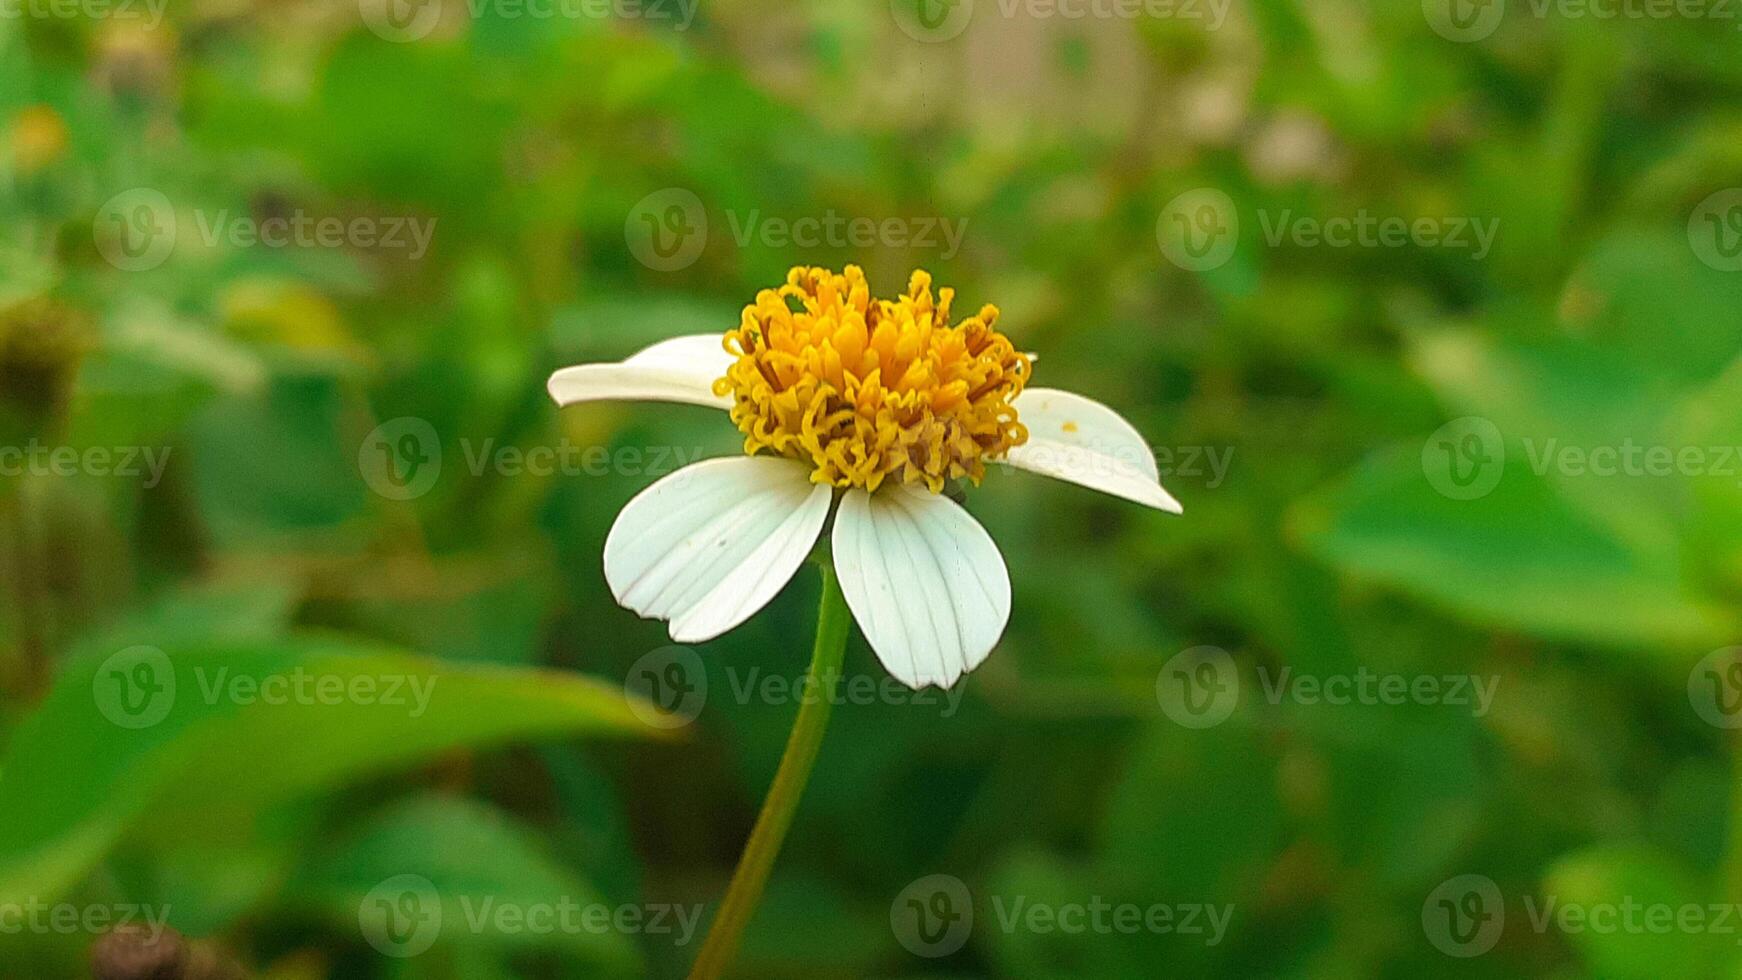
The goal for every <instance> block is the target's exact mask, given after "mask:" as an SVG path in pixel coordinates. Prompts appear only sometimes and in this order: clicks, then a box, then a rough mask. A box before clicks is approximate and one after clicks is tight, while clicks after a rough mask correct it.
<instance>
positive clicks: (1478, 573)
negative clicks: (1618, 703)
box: [1290, 445, 1732, 650]
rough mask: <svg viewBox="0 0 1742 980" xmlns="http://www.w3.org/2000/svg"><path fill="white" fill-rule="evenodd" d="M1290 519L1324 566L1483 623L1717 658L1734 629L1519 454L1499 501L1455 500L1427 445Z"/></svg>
mask: <svg viewBox="0 0 1742 980" xmlns="http://www.w3.org/2000/svg"><path fill="white" fill-rule="evenodd" d="M1290 519H1291V525H1292V530H1293V532H1294V533H1295V534H1296V535H1297V537H1298V539H1299V540H1300V541H1301V542H1302V543H1303V544H1304V545H1305V547H1306V548H1307V549H1308V550H1309V551H1310V552H1311V553H1312V554H1314V555H1315V556H1317V557H1318V558H1319V559H1320V560H1322V561H1325V562H1327V563H1329V564H1330V565H1333V566H1335V567H1336V568H1339V569H1341V570H1343V571H1345V572H1347V573H1349V574H1351V575H1354V576H1357V577H1359V578H1362V579H1366V580H1369V581H1373V582H1377V583H1379V584H1382V585H1386V586H1390V587H1392V588H1396V589H1399V590H1401V591H1403V592H1406V593H1409V594H1410V595H1413V596H1415V597H1417V598H1419V599H1422V600H1425V601H1427V602H1431V603H1433V604H1435V605H1439V606H1441V607H1444V608H1446V609H1448V610H1450V611H1452V612H1455V613H1458V614H1460V615H1463V616H1467V617H1469V618H1471V619H1473V620H1475V621H1477V622H1481V623H1488V624H1492V625H1499V626H1505V627H1510V628H1514V629H1518V630H1522V631H1525V632H1530V633H1535V634H1538V635H1541V636H1545V637H1551V638H1562V639H1577V640H1588V641H1592V642H1598V643H1604V644H1609V645H1635V644H1638V645H1644V646H1647V647H1650V648H1653V649H1657V650H1668V649H1673V648H1675V647H1677V646H1678V645H1679V646H1681V648H1682V649H1684V650H1685V649H1687V648H1690V647H1692V648H1699V647H1709V646H1711V645H1714V644H1716V643H1717V642H1719V641H1720V640H1721V639H1722V638H1723V637H1724V636H1726V635H1727V634H1728V632H1729V630H1730V628H1731V625H1732V624H1731V621H1730V617H1729V616H1728V614H1726V613H1724V612H1722V611H1720V610H1719V609H1718V608H1716V607H1714V606H1713V605H1711V604H1709V603H1708V602H1706V601H1705V600H1703V599H1702V598H1700V597H1697V596H1694V595H1690V594H1689V592H1688V591H1687V588H1686V586H1685V583H1684V582H1683V577H1682V572H1681V569H1680V568H1679V567H1677V565H1675V564H1674V563H1672V562H1669V561H1666V560H1664V559H1662V558H1661V557H1659V556H1656V555H1647V554H1640V553H1638V552H1636V551H1634V550H1631V549H1630V548H1629V547H1628V546H1627V545H1626V544H1624V543H1623V542H1622V541H1621V540H1620V539H1619V538H1618V537H1617V536H1616V535H1614V534H1613V533H1611V532H1610V531H1608V530H1606V529H1604V528H1602V527H1600V526H1598V525H1597V524H1595V523H1594V522H1593V521H1592V520H1591V519H1590V518H1589V517H1587V516H1586V515H1585V514H1584V513H1581V512H1580V511H1578V510H1575V509H1574V508H1573V507H1571V506H1569V505H1568V504H1567V503H1566V502H1565V501H1564V500H1563V499H1562V498H1561V497H1560V496H1558V495H1557V494H1556V493H1555V492H1554V490H1553V489H1552V488H1551V487H1550V486H1549V485H1548V484H1547V483H1546V482H1545V481H1544V480H1543V479H1542V478H1541V477H1538V476H1536V475H1535V474H1533V473H1532V472H1531V471H1530V469H1529V468H1528V467H1525V466H1520V465H1517V463H1516V461H1515V460H1514V458H1513V455H1512V454H1511V453H1508V457H1507V460H1506V462H1505V464H1504V470H1503V474H1502V476H1501V478H1500V481H1499V483H1498V484H1497V485H1496V486H1495V488H1494V490H1493V491H1492V492H1491V493H1489V494H1488V495H1487V496H1485V497H1481V498H1479V499H1475V500H1454V499H1452V498H1451V497H1448V496H1444V495H1442V494H1441V493H1439V492H1438V491H1436V490H1435V489H1434V488H1433V487H1432V486H1430V485H1429V483H1428V480H1427V478H1426V476H1425V474H1424V472H1423V466H1422V454H1421V448H1420V447H1419V446H1415V445H1409V446H1401V447H1397V448H1395V449H1393V450H1390V451H1386V452H1382V453H1380V454H1378V455H1376V456H1375V457H1374V458H1372V459H1371V460H1369V461H1368V462H1367V463H1366V464H1365V465H1363V466H1361V467H1359V468H1357V469H1356V470H1355V472H1354V473H1352V474H1350V475H1349V477H1348V478H1347V479H1346V480H1344V481H1343V482H1342V483H1340V484H1339V485H1337V486H1334V487H1332V488H1330V489H1329V490H1326V491H1324V492H1321V493H1319V494H1317V495H1316V496H1314V497H1311V498H1309V499H1307V500H1305V501H1303V502H1301V503H1300V504H1299V505H1298V506H1297V507H1296V508H1295V510H1294V512H1293V513H1292V514H1291V518H1290Z"/></svg>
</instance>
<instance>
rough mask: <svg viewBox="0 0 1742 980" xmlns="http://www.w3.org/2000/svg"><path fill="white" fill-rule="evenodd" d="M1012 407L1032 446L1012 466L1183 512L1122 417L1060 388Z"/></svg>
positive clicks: (1031, 393)
mask: <svg viewBox="0 0 1742 980" xmlns="http://www.w3.org/2000/svg"><path fill="white" fill-rule="evenodd" d="M1010 404H1011V407H1012V408H1014V409H1016V414H1017V418H1018V420H1019V421H1021V422H1022V424H1023V425H1025V426H1027V427H1028V441H1027V442H1026V443H1023V444H1022V445H1020V446H1017V447H1016V448H1015V449H1012V450H1010V453H1009V455H1008V459H1009V461H1010V465H1012V466H1016V467H1019V468H1021V469H1025V470H1028V471H1030V472H1033V473H1040V474H1043V475H1045V476H1051V477H1056V478H1058V479H1060V480H1069V481H1070V482H1072V483H1076V484H1081V485H1082V486H1085V487H1088V488H1090V489H1092V490H1099V491H1101V492H1102V493H1110V494H1112V495H1113V496H1115V497H1123V498H1125V499H1126V500H1132V501H1136V502H1137V503H1140V504H1146V505H1148V506H1150V507H1154V508H1157V509H1158V510H1165V511H1171V512H1172V513H1175V514H1178V513H1180V511H1181V509H1182V508H1181V507H1180V504H1179V501H1177V500H1175V499H1173V495H1172V494H1170V493H1168V492H1167V491H1166V490H1164V489H1162V487H1161V475H1160V473H1159V472H1157V470H1156V467H1155V453H1154V451H1153V450H1151V449H1150V448H1149V443H1148V442H1147V441H1146V440H1145V439H1144V438H1143V436H1142V434H1140V433H1139V432H1138V431H1137V430H1136V429H1135V428H1134V427H1132V425H1131V423H1130V422H1127V421H1125V420H1124V419H1123V418H1121V417H1120V415H1119V413H1118V412H1115V411H1113V410H1112V409H1110V408H1108V407H1107V406H1105V405H1103V404H1101V403H1100V402H1098V401H1094V400H1092V399H1089V398H1084V397H1083V396H1082V395H1074V394H1072V393H1070V392H1068V391H1059V390H1058V389H1057V388H1029V389H1027V390H1025V391H1023V393H1022V394H1020V395H1017V396H1016V400H1015V401H1013V402H1011V403H1010Z"/></svg>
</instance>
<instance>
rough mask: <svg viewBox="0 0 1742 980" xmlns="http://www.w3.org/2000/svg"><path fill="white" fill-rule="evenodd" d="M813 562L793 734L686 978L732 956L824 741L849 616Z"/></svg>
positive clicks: (712, 978)
mask: <svg viewBox="0 0 1742 980" xmlns="http://www.w3.org/2000/svg"><path fill="white" fill-rule="evenodd" d="M817 566H818V567H819V568H820V569H821V570H822V575H823V598H822V607H821V609H819V610H818V612H817V639H816V645H815V646H814V647H813V648H812V650H811V665H810V671H809V672H808V673H807V674H806V675H805V688H804V691H805V696H804V697H803V698H802V699H801V702H800V704H799V709H798V718H797V719H796V720H795V721H794V722H793V723H792V734H791V735H788V736H787V739H786V752H785V754H784V755H782V756H781V757H780V769H779V770H778V771H776V772H775V774H774V785H772V786H770V787H769V788H768V798H767V799H765V800H763V801H762V812H761V813H760V814H759V815H758V816H757V817H756V826H755V828H754V829H752V830H751V831H750V842H749V843H747V844H745V845H744V855H743V856H742V857H740V858H739V859H738V870H736V871H734V872H733V873H732V884H731V885H730V886H728V887H727V888H726V898H725V900H724V901H722V902H721V903H720V911H719V914H718V915H716V916H714V924H713V926H712V927H711V928H710V929H709V930H708V938H707V941H706V942H704V943H702V951H701V952H700V953H699V954H697V955H696V962H695V965H694V966H692V967H691V968H690V980H716V978H718V977H719V976H721V975H722V974H723V973H725V971H726V967H727V965H729V964H730V963H731V962H732V956H733V954H735V953H736V952H737V951H738V941H739V940H740V939H741V938H742V937H743V934H744V927H745V926H747V925H749V924H750V917H751V916H752V915H754V914H755V912H756V904H757V903H758V902H759V901H761V900H762V889H763V886H765V885H767V884H768V873H769V872H770V871H772V870H773V868H774V858H775V856H776V855H778V854H779V853H780V844H781V841H782V840H784V839H785V838H786V830H787V828H788V827H790V826H792V817H793V814H794V813H795V812H796V811H797V810H798V801H799V797H800V796H802V795H803V794H804V786H805V783H806V781H808V780H809V779H810V774H811V766H812V765H814V764H815V763H816V761H817V750H818V749H819V748H821V747H822V744H823V732H824V730H826V729H827V728H828V726H829V709H830V706H831V704H832V703H833V701H834V697H833V695H834V690H835V684H836V683H837V682H838V681H839V680H840V678H841V657H842V655H843V654H844V653H845V652H846V649H847V624H848V622H850V617H849V614H848V612H847V600H846V597H845V596H843V595H842V594H841V583H840V582H839V581H838V580H837V579H836V578H835V569H834V565H833V563H831V562H830V561H829V560H828V559H827V558H826V557H825V558H823V560H821V561H818V562H817Z"/></svg>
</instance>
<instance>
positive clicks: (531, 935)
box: [287, 796, 699, 975]
mask: <svg viewBox="0 0 1742 980" xmlns="http://www.w3.org/2000/svg"><path fill="white" fill-rule="evenodd" d="M406 875H409V876H415V877H416V878H417V879H422V881H421V882H417V884H422V882H427V883H428V884H429V885H430V886H431V893H433V895H434V897H435V904H434V905H432V907H431V909H430V911H431V912H432V913H434V912H435V907H436V905H439V909H440V911H439V931H438V932H437V935H436V937H435V939H434V942H435V943H439V944H443V945H450V944H451V945H453V946H486V947H490V946H496V947H510V948H513V947H518V948H546V949H552V948H554V949H561V950H562V951H563V952H564V954H565V956H568V957H576V956H578V957H580V958H582V959H583V960H585V961H587V962H588V963H589V965H591V966H592V967H593V968H594V969H595V970H597V969H604V970H607V971H608V972H609V973H611V974H612V975H628V974H630V973H631V971H632V970H633V969H634V968H635V967H636V966H637V964H638V960H639V956H638V954H637V950H636V947H635V943H634V942H633V940H632V938H631V936H630V935H628V934H626V933H625V932H623V931H621V930H619V929H618V928H616V927H615V926H613V925H612V924H611V923H610V921H609V919H608V918H606V917H604V916H603V914H602V912H603V910H611V911H613V912H614V911H615V909H616V907H615V906H613V905H611V904H610V903H608V902H607V901H606V900H605V898H604V897H603V896H602V895H601V894H600V892H599V891H598V889H596V888H595V887H594V886H593V885H592V884H590V883H588V882H585V881H583V880H582V879H581V878H580V877H578V876H577V875H575V874H574V873H573V872H572V871H571V870H570V869H568V868H566V867H563V866H562V865H560V864H558V863H557V862H556V861H554V860H552V859H551V857H550V856H549V855H548V854H547V853H546V851H545V849H544V847H543V846H542V845H541V844H540V842H539V835H538V833H537V832H536V831H535V830H534V829H533V828H530V827H527V826H524V825H522V824H520V823H519V822H517V821H515V820H514V819H513V818H511V817H510V816H509V815H507V814H506V813H504V812H502V811H500V810H497V809H495V808H493V807H490V806H488V805H486V804H483V803H480V802H477V801H473V800H467V799H462V798H453V797H438V796H424V797H417V798H414V799H410V800H406V801H404V802H402V803H400V804H397V805H395V806H393V807H391V808H389V809H387V810H385V811H382V812H380V813H377V814H374V815H372V816H371V817H370V818H369V819H367V820H366V821H364V822H363V823H362V824H361V825H360V826H358V827H357V828H355V829H354V830H353V831H351V832H349V833H347V834H346V835H344V836H343V837H342V838H341V839H340V841H339V842H338V844H337V846H336V847H335V848H333V849H332V851H330V852H329V853H327V854H325V855H323V856H321V857H319V858H317V859H315V860H314V861H313V862H312V863H310V864H309V866H308V867H307V868H306V869H305V870H304V872H303V873H302V874H301V875H299V876H298V877H297V878H296V879H295V880H294V881H292V883H291V884H290V887H289V889H288V893H287V900H288V902H289V903H291V904H292V905H293V906H301V907H306V908H309V909H311V910H313V911H314V912H316V913H317V914H319V915H321V916H323V917H325V918H328V919H330V920H331V922H332V923H333V924H334V926H336V927H337V928H338V929H339V930H341V931H342V932H344V933H347V934H353V935H354V934H355V931H356V930H357V928H358V924H359V915H360V914H366V913H367V912H368V910H367V909H366V905H367V904H368V903H369V902H370V901H372V900H373V898H375V897H379V896H380V895H381V894H382V888H381V886H382V884H383V883H384V882H390V881H393V880H394V879H396V878H399V877H400V876H406ZM407 880H412V879H407ZM426 894H430V893H426ZM565 910H566V911H565ZM697 912H698V914H699V910H697ZM626 921H627V920H626ZM686 921H691V922H693V921H694V920H693V919H689V920H686ZM663 936H664V934H663V933H661V934H658V935H655V934H653V933H652V932H651V931H650V933H649V939H650V940H657V939H660V938H662V937H663ZM374 938H375V939H380V938H382V937H380V936H377V937H374ZM672 938H675V937H672ZM689 938H690V939H692V940H693V939H695V938H697V937H696V936H694V935H693V934H692V935H691V936H689ZM634 972H640V971H639V970H635V971H634ZM589 975H596V974H589Z"/></svg>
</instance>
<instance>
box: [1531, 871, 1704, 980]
mask: <svg viewBox="0 0 1742 980" xmlns="http://www.w3.org/2000/svg"><path fill="white" fill-rule="evenodd" d="M1542 891H1543V894H1542V896H1541V899H1540V901H1538V900H1537V899H1535V898H1533V899H1532V901H1533V903H1534V905H1535V908H1534V909H1530V910H1527V915H1526V916H1525V922H1524V923H1521V924H1523V925H1528V926H1530V927H1533V928H1538V927H1546V928H1548V929H1552V930H1556V931H1559V932H1561V933H1563V934H1564V935H1565V937H1566V939H1567V941H1568V942H1569V943H1571V944H1572V945H1573V946H1574V947H1576V948H1577V949H1578V950H1579V951H1580V952H1581V953H1582V954H1583V955H1584V958H1585V962H1586V964H1587V965H1588V967H1589V969H1590V971H1591V975H1592V976H1595V977H1600V978H1604V980H1632V978H1635V977H1637V978H1640V980H1655V978H1657V977H1704V976H1716V975H1717V974H1716V973H1715V972H1714V969H1715V967H1716V965H1717V963H1718V962H1720V956H1721V953H1720V951H1721V950H1724V949H1727V948H1728V949H1733V947H1732V946H1730V943H1731V941H1732V940H1733V938H1734V935H1733V929H1732V930H1731V934H1730V935H1721V934H1719V933H1718V932H1717V927H1719V923H1718V921H1717V919H1716V918H1715V915H1714V913H1713V911H1712V909H1711V908H1709V907H1708V906H1707V904H1706V903H1705V902H1704V901H1703V900H1702V898H1701V894H1700V891H1699V890H1698V888H1697V886H1696V885H1695V883H1694V881H1693V879H1692V877H1691V876H1690V875H1688V874H1687V872H1686V871H1685V870H1683V869H1682V868H1680V867H1678V866H1676V865H1675V864H1674V863H1673V862H1672V861H1670V860H1669V859H1667V858H1665V857H1664V856H1663V855H1661V854H1658V853H1657V852H1655V851H1652V850H1649V849H1646V848H1642V847H1631V846H1625V845H1607V846H1601V847H1596V848H1592V849H1590V850H1586V851H1580V852H1576V853H1573V854H1570V855H1568V856H1566V857H1563V858H1562V859H1561V860H1560V861H1558V862H1556V863H1555V865H1554V866H1553V867H1551V868H1550V869H1549V871H1548V874H1547V875H1546V876H1545V878H1544V881H1543V887H1542ZM1684 911H1685V912H1687V913H1688V914H1690V915H1691V914H1698V915H1699V916H1700V921H1702V922H1705V923H1708V924H1710V925H1712V926H1713V927H1714V928H1711V929H1695V928H1686V927H1684V924H1683V921H1682V920H1681V919H1680V918H1679V914H1680V913H1683V912H1684ZM1508 912H1509V913H1510V912H1511V910H1510V909H1509V910H1508ZM1666 912H1667V913H1668V914H1669V918H1668V919H1667V921H1657V920H1654V919H1653V918H1652V917H1653V916H1654V915H1655V916H1657V917H1659V919H1661V918H1662V916H1663V915H1664V914H1665V913H1666ZM1727 912H1734V909H1728V910H1727ZM1531 913H1534V916H1535V917H1536V919H1543V917H1544V916H1546V919H1543V921H1542V922H1540V923H1539V922H1538V921H1536V920H1535V919H1533V918H1532V917H1531ZM1654 921H1656V922H1657V925H1656V927H1654V926H1653V922H1654ZM1687 921H1690V922H1691V921H1692V920H1691V919H1690V920H1687ZM1506 924H1507V926H1508V928H1510V927H1511V926H1512V922H1511V916H1510V914H1509V915H1508V921H1507V923H1506Z"/></svg>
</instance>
